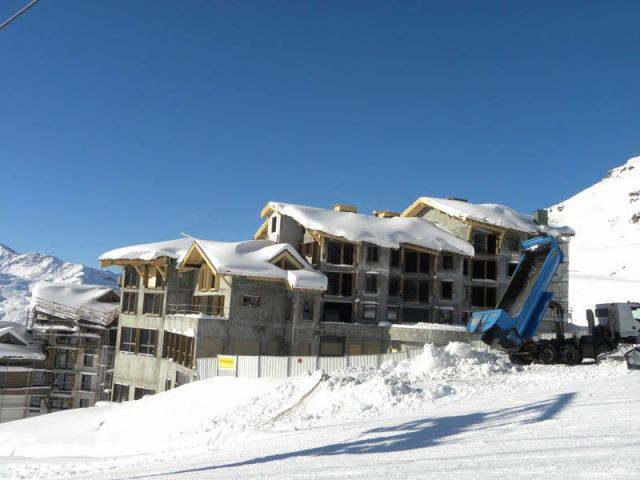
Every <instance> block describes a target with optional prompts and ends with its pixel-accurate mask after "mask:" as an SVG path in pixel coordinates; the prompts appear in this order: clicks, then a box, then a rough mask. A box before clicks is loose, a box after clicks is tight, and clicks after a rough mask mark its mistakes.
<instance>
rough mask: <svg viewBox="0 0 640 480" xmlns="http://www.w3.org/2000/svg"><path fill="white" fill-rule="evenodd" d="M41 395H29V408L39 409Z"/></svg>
mask: <svg viewBox="0 0 640 480" xmlns="http://www.w3.org/2000/svg"><path fill="white" fill-rule="evenodd" d="M41 399H42V397H31V398H30V399H29V410H31V409H37V410H40V401H41Z"/></svg>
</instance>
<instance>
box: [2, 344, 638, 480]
mask: <svg viewBox="0 0 640 480" xmlns="http://www.w3.org/2000/svg"><path fill="white" fill-rule="evenodd" d="M639 416H640V373H638V372H632V371H629V370H627V369H626V366H624V365H620V364H600V365H595V364H585V365H581V366H579V367H564V366H542V365H533V366H529V367H517V366H513V365H511V364H510V363H509V362H508V360H507V359H506V357H502V356H498V355H494V354H492V353H487V352H481V351H476V350H472V349H471V348H470V347H469V346H467V345H463V344H451V345H449V346H448V347H446V348H441V347H433V346H426V347H425V350H424V353H423V354H422V355H421V356H419V357H417V358H415V359H412V360H408V361H404V362H400V363H397V364H395V363H389V364H387V365H384V366H383V368H382V369H380V370H376V369H362V368H361V369H355V368H352V369H346V370H344V371H342V372H338V373H336V374H333V375H332V376H329V377H328V376H325V375H322V374H321V373H319V372H316V373H313V374H308V375H305V376H301V377H296V378H290V379H258V380H256V379H236V378H215V379H211V380H204V381H200V382H195V383H192V384H189V385H185V386H183V387H180V388H177V389H174V390H172V391H169V392H166V393H163V394H158V395H155V396H152V397H147V398H144V399H142V400H139V401H136V402H130V403H126V404H104V405H102V406H99V407H94V408H89V409H84V410H73V411H66V412H60V413H54V414H51V415H46V416H42V417H36V418H32V419H28V420H20V421H16V422H12V423H8V424H2V425H0V478H3V479H4V478H16V479H17V478H33V479H39V478H42V479H57V478H92V479H104V480H107V479H109V480H110V479H122V478H166V479H191V478H216V479H238V478H242V479H258V478H270V479H271V478H272V479H301V478H304V479H337V478H339V479H345V478H347V479H350V478H354V479H355V478H358V479H360V478H365V479H368V478H371V479H374V478H375V479H379V478H381V477H384V478H385V480H386V479H403V480H405V479H406V478H408V477H417V478H442V479H448V478H451V479H454V478H455V479H466V478H469V479H471V478H474V479H475V478H487V479H488V478H491V479H510V480H511V479H513V478H532V479H533V478H536V479H538V478H581V479H582V478H594V479H595V478H599V479H600V478H621V479H622V478H629V479H631V478H638V473H637V472H638V471H640V458H639V457H638V456H637V454H636V452H637V448H638V442H639V440H638V439H639V438H640V435H639V434H640V426H639V425H638V422H637V418H639Z"/></svg>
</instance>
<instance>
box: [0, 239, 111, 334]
mask: <svg viewBox="0 0 640 480" xmlns="http://www.w3.org/2000/svg"><path fill="white" fill-rule="evenodd" d="M41 280H46V281H55V282H69V283H86V284H95V285H115V284H116V280H117V275H116V274H114V273H112V272H109V271H107V270H97V269H95V268H90V267H86V266H84V265H80V264H77V263H69V262H65V261H63V260H60V259H59V258H56V257H53V256H51V255H44V254H42V253H25V254H20V253H18V252H16V251H15V250H13V249H11V248H9V247H7V246H5V245H2V244H0V320H6V321H12V322H18V323H25V322H26V315H27V308H28V306H29V299H30V297H31V289H32V287H33V284H35V283H36V282H39V281H41Z"/></svg>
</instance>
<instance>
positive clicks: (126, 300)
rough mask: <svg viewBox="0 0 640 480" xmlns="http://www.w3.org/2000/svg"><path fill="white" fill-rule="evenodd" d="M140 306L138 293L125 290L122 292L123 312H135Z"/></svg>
mask: <svg viewBox="0 0 640 480" xmlns="http://www.w3.org/2000/svg"><path fill="white" fill-rule="evenodd" d="M137 307H138V294H137V293H135V292H124V293H123V294H122V309H121V313H131V314H135V313H136V310H137Z"/></svg>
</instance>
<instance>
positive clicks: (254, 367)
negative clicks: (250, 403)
mask: <svg viewBox="0 0 640 480" xmlns="http://www.w3.org/2000/svg"><path fill="white" fill-rule="evenodd" d="M237 371H238V375H237V376H238V377H248V378H258V377H259V376H260V357H258V356H245V355H243V356H241V357H238V367H237Z"/></svg>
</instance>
